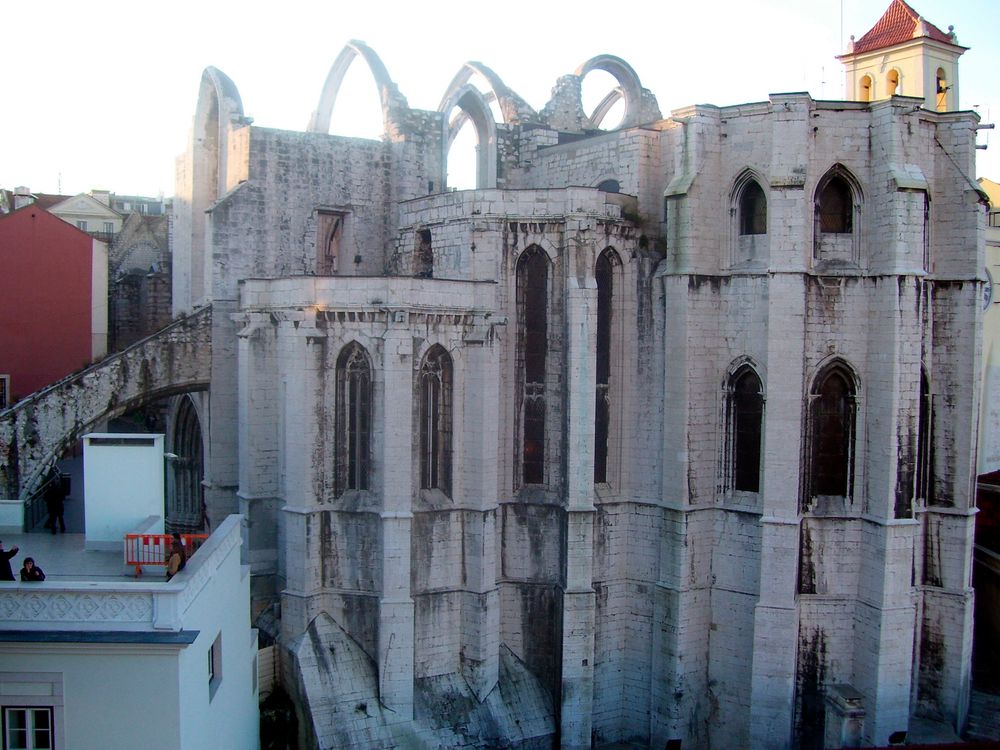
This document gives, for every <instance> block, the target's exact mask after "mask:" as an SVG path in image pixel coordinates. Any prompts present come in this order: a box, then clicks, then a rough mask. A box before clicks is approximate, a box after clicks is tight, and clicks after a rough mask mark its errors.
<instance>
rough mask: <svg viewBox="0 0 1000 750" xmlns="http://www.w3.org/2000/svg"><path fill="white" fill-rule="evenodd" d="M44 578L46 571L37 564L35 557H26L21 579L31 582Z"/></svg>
mask: <svg viewBox="0 0 1000 750" xmlns="http://www.w3.org/2000/svg"><path fill="white" fill-rule="evenodd" d="M44 580H45V571H43V570H42V569H41V568H39V567H38V566H37V565H35V559H34V558H33V557H26V558H24V567H23V568H21V581H23V582H31V581H44Z"/></svg>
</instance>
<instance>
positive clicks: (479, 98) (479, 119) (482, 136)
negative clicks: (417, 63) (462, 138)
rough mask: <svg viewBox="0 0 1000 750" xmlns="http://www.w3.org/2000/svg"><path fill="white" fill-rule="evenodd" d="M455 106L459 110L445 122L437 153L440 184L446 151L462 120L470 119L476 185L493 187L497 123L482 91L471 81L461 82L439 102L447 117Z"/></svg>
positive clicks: (444, 177)
mask: <svg viewBox="0 0 1000 750" xmlns="http://www.w3.org/2000/svg"><path fill="white" fill-rule="evenodd" d="M455 107H458V108H459V109H460V110H461V112H460V113H459V114H458V115H456V116H455V117H454V118H453V119H452V120H451V121H450V122H447V124H446V127H447V137H446V138H445V139H444V142H443V144H442V148H443V151H444V153H443V154H442V155H441V165H442V175H441V184H442V185H446V184H447V175H448V152H449V151H450V149H451V145H452V143H453V142H454V140H455V136H457V135H458V133H459V131H460V130H461V129H462V126H463V125H465V122H466V120H470V119H471V120H472V124H473V126H475V128H476V138H477V140H478V145H477V147H476V188H477V189H480V190H481V189H485V188H495V187H496V185H497V149H496V144H497V126H496V122H494V120H493V112H492V110H491V109H490V106H489V103H488V101H487V100H486V97H484V96H483V94H482V92H480V91H479V89H477V88H476V87H475V86H472V85H471V84H468V83H466V84H463V85H462V86H461V87H459V88H458V89H456V90H455V91H454V92H453V94H452V96H451V97H449V98H448V99H446V100H444V101H442V102H441V110H440V111H441V113H442V114H443V115H444V116H445V117H447V116H448V115H449V114H450V113H451V111H452V109H454V108H455Z"/></svg>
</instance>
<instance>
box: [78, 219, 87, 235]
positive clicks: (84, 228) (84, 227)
mask: <svg viewBox="0 0 1000 750" xmlns="http://www.w3.org/2000/svg"><path fill="white" fill-rule="evenodd" d="M76 228H77V229H79V230H81V231H83V232H86V231H87V220H86V219H80V220H79V221H77V222H76Z"/></svg>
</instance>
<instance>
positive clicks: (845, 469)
mask: <svg viewBox="0 0 1000 750" xmlns="http://www.w3.org/2000/svg"><path fill="white" fill-rule="evenodd" d="M854 382H855V381H854V376H853V374H852V373H851V371H850V370H849V369H848V367H847V366H846V365H845V364H844V363H843V362H834V363H832V364H830V365H828V366H827V367H826V368H824V369H823V371H822V372H820V373H819V375H817V376H816V380H815V381H814V383H813V388H812V391H811V393H810V402H811V403H810V425H809V437H810V441H809V442H810V448H811V456H810V462H809V496H810V499H811V498H812V497H816V496H817V495H831V496H842V497H850V495H851V485H852V483H853V479H854V433H855V412H856V397H857V392H856V389H855V385H854Z"/></svg>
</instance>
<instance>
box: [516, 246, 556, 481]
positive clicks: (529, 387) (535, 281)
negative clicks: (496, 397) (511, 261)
mask: <svg viewBox="0 0 1000 750" xmlns="http://www.w3.org/2000/svg"><path fill="white" fill-rule="evenodd" d="M516 276H517V317H518V326H517V331H518V347H517V348H518V359H519V362H518V364H519V369H520V381H521V382H520V385H521V388H520V394H519V396H520V404H519V413H520V419H521V441H520V443H521V455H520V456H519V459H520V461H519V463H520V468H521V472H520V473H521V482H522V483H523V484H543V483H544V482H545V411H546V398H545V395H546V394H545V359H546V356H547V354H548V286H549V263H548V259H547V258H546V257H545V253H544V251H543V250H542V249H541V248H540V247H538V246H537V245H536V246H533V247H531V248H528V249H527V250H525V251H524V252H523V253H522V254H521V257H520V258H518V261H517V273H516Z"/></svg>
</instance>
